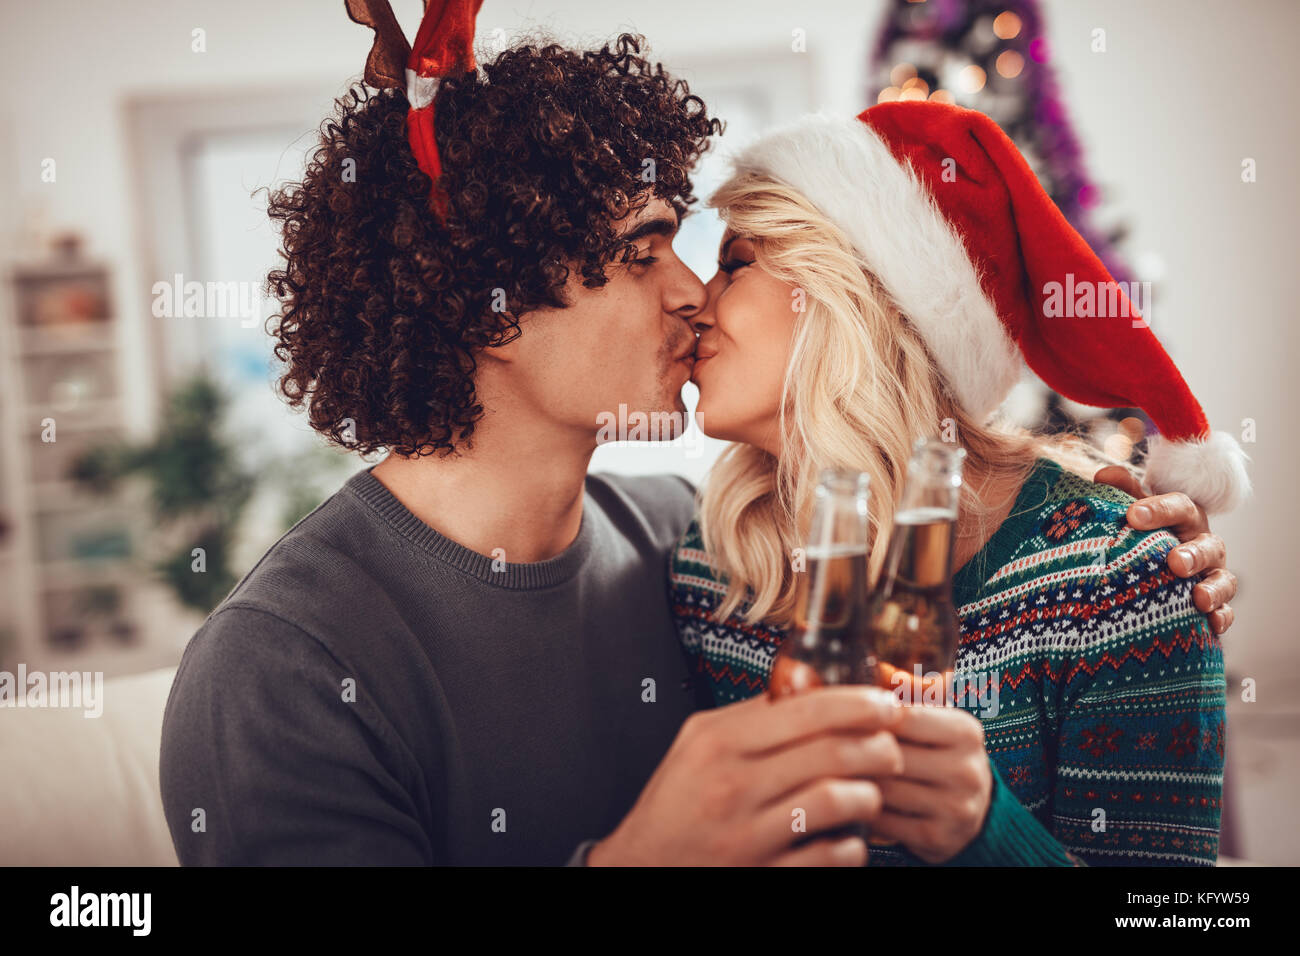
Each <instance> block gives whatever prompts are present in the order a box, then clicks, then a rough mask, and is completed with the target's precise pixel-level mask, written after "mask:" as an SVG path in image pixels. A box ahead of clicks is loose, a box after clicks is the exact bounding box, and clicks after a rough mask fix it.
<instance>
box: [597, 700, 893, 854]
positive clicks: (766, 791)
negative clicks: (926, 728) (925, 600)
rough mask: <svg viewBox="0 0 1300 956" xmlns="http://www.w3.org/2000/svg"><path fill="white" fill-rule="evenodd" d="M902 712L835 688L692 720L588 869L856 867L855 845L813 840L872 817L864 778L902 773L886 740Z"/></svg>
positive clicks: (870, 786) (874, 790)
mask: <svg viewBox="0 0 1300 956" xmlns="http://www.w3.org/2000/svg"><path fill="white" fill-rule="evenodd" d="M903 710H904V708H903V707H902V706H901V705H900V704H899V702H898V699H897V698H896V697H895V695H893V694H891V693H889V692H888V691H885V690H881V689H880V688H874V687H861V686H845V687H822V688H818V689H816V690H811V691H808V692H806V693H803V694H797V695H795V696H792V697H786V698H783V699H781V700H778V701H772V700H769V699H768V698H767V696H766V695H764V696H760V697H754V698H750V699H749V700H744V701H741V702H739V703H736V704H729V705H728V706H726V707H719V708H717V709H716V710H706V711H700V712H699V713H696V714H692V715H691V716H690V718H688V719H687V721H686V723H685V724H683V725H682V729H681V731H680V732H678V734H677V738H676V739H675V740H674V741H673V744H672V746H671V747H670V748H669V749H668V753H667V754H666V755H665V756H664V759H663V761H662V762H661V763H660V764H659V766H658V768H656V770H655V772H654V775H653V776H652V777H651V778H650V782H649V783H647V784H646V786H645V789H644V790H642V791H641V796H640V797H638V798H637V802H636V804H635V805H634V806H633V807H632V809H631V811H630V812H629V813H628V815H627V816H626V817H625V818H624V819H623V822H621V823H620V824H619V825H618V827H617V828H616V829H615V830H614V832H613V833H611V834H610V835H609V836H608V837H606V838H605V839H604V840H602V841H601V842H599V843H597V844H596V845H595V846H594V847H593V848H592V850H591V853H590V854H589V855H588V857H587V865H588V866H621V865H631V866H662V865H695V864H702V865H707V866H728V865H740V866H755V865H768V864H777V865H795V866H862V865H863V864H864V863H865V862H866V859H867V847H866V843H865V842H864V841H863V840H862V839H861V838H860V837H856V836H849V837H843V836H841V837H826V836H824V837H816V834H817V833H819V832H821V831H826V830H831V829H833V828H835V827H839V826H844V825H846V824H853V823H858V822H863V823H866V822H869V821H871V820H872V819H874V818H875V816H876V814H877V813H879V812H880V805H881V799H880V787H879V785H878V784H877V783H876V782H873V780H870V779H863V778H868V777H872V778H878V777H888V776H889V775H891V774H894V773H897V772H898V771H899V770H901V769H902V766H903V755H902V752H901V751H900V749H899V746H898V742H897V741H896V740H895V739H894V736H893V734H891V733H890V732H889V728H890V727H892V726H893V725H894V724H896V723H897V722H898V721H899V719H900V718H901V717H902V712H903ZM796 810H801V811H802V813H799V814H796V813H795V811H796ZM800 820H802V821H805V824H806V831H807V832H806V833H805V832H803V829H798V830H797V829H796V827H795V826H794V824H795V823H796V822H798V821H800ZM809 835H812V836H813V837H814V838H813V839H810V840H809V841H808V842H806V843H803V844H801V845H800V846H798V847H795V846H794V843H795V842H796V841H798V840H800V839H802V838H804V837H807V836H809Z"/></svg>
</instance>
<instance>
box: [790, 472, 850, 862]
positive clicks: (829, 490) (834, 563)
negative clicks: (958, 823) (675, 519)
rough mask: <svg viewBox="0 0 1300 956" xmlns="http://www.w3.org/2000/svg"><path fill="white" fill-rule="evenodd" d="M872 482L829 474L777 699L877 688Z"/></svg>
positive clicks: (801, 575)
mask: <svg viewBox="0 0 1300 956" xmlns="http://www.w3.org/2000/svg"><path fill="white" fill-rule="evenodd" d="M867 484H868V483H867V476H866V475H865V474H861V473H857V472H847V473H846V472H841V471H831V470H828V471H827V472H823V474H822V477H821V481H820V483H819V485H818V488H817V498H816V501H815V504H814V510H813V519H812V533H811V535H810V544H809V546H808V548H807V549H806V550H805V562H806V568H803V569H796V572H795V574H796V585H797V589H796V594H797V599H796V612H795V621H794V625H793V627H792V628H791V630H790V633H789V635H788V636H787V637H786V639H785V641H784V642H783V643H782V645H781V648H780V650H778V651H777V653H776V656H775V657H774V658H773V660H772V670H771V673H770V675H769V678H768V695H769V696H770V697H772V698H773V699H778V698H781V697H785V696H787V695H790V694H799V693H803V692H805V691H809V690H812V689H814V688H817V687H825V686H829V685H836V684H871V683H875V679H874V678H875V675H874V673H873V671H872V668H871V665H870V663H869V649H868V646H867V643H866V641H865V637H866V620H867V619H866V614H867ZM808 826H809V830H810V832H809V834H808V836H807V837H805V838H803V840H801V841H800V842H801V843H802V842H807V840H811V839H815V838H823V837H830V838H840V837H844V836H858V837H861V838H862V839H864V840H865V839H867V837H868V832H867V828H866V826H865V825H864V824H851V825H848V826H842V827H835V828H833V829H831V830H818V828H817V826H816V821H812V820H810V821H808Z"/></svg>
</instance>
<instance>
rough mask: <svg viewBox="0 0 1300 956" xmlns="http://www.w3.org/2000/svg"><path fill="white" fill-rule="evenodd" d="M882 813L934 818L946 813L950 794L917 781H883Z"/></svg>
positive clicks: (881, 791)
mask: <svg viewBox="0 0 1300 956" xmlns="http://www.w3.org/2000/svg"><path fill="white" fill-rule="evenodd" d="M880 798H881V800H882V801H884V806H883V808H882V809H881V812H882V813H898V814H903V815H906V816H914V817H933V816H939V815H940V814H942V813H944V812H945V811H946V809H947V807H948V801H949V794H948V792H947V791H946V790H944V789H943V788H942V787H936V786H933V785H931V784H926V783H917V782H916V781H915V780H881V781H880Z"/></svg>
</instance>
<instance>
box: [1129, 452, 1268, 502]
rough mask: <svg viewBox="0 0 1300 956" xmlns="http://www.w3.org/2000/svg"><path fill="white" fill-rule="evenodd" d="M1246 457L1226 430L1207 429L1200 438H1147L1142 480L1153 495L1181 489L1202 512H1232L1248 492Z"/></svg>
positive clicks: (1249, 488) (1248, 479)
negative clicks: (1210, 430)
mask: <svg viewBox="0 0 1300 956" xmlns="http://www.w3.org/2000/svg"><path fill="white" fill-rule="evenodd" d="M1248 461H1250V458H1248V457H1247V456H1246V453H1245V452H1244V451H1242V450H1241V446H1240V445H1238V444H1237V440H1236V439H1235V438H1233V437H1232V436H1231V435H1229V434H1228V433H1227V432H1211V433H1210V436H1209V438H1207V439H1205V440H1204V441H1197V440H1189V441H1169V440H1168V439H1166V438H1164V437H1163V436H1161V435H1156V436H1154V437H1153V438H1152V439H1151V442H1150V452H1149V454H1148V455H1147V461H1146V481H1147V484H1148V485H1150V487H1151V490H1152V491H1154V492H1155V493H1156V494H1165V493H1167V492H1171V491H1181V492H1183V493H1184V494H1186V495H1187V496H1188V497H1189V498H1191V499H1192V500H1193V501H1195V502H1196V503H1197V504H1198V505H1200V506H1201V507H1202V508H1204V509H1205V512H1206V514H1222V513H1224V512H1228V511H1232V510H1233V509H1235V508H1236V507H1237V506H1238V505H1240V504H1241V503H1242V502H1243V501H1245V500H1246V497H1247V496H1248V495H1249V494H1250V491H1251V487H1250V476H1249V475H1247V474H1246V462H1248Z"/></svg>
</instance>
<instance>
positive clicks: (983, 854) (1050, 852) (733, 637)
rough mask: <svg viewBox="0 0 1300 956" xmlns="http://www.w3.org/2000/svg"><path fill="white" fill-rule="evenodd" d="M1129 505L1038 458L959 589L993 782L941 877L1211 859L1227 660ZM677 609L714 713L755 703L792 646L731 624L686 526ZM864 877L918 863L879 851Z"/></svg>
mask: <svg viewBox="0 0 1300 956" xmlns="http://www.w3.org/2000/svg"><path fill="white" fill-rule="evenodd" d="M1132 501H1133V498H1132V497H1130V496H1129V495H1127V494H1125V493H1124V492H1122V491H1120V490H1118V489H1116V488H1112V487H1110V486H1108V485H1101V484H1094V483H1092V482H1090V481H1087V480H1085V479H1083V478H1080V477H1078V476H1076V475H1073V474H1071V473H1069V472H1066V471H1064V470H1063V469H1062V468H1061V467H1060V466H1059V465H1057V464H1056V463H1055V462H1053V461H1050V460H1049V459H1046V458H1042V459H1039V461H1038V463H1037V466H1036V467H1035V469H1034V471H1033V473H1032V474H1031V475H1030V477H1029V478H1028V480H1027V481H1026V482H1025V484H1024V485H1023V487H1022V488H1021V491H1020V493H1019V495H1018V497H1017V500H1016V503H1015V505H1014V507H1013V508H1012V510H1011V513H1010V516H1009V517H1008V518H1007V520H1006V521H1004V522H1003V523H1002V524H1001V525H1000V526H999V527H998V529H997V530H996V531H995V532H994V534H993V536H992V537H991V538H990V539H989V540H988V542H987V543H986V544H985V545H984V547H983V548H981V549H980V550H979V551H978V552H977V553H976V554H975V555H974V556H972V557H971V559H970V560H969V561H967V562H966V563H965V564H964V565H963V566H962V567H961V568H960V569H958V570H957V572H956V573H955V575H954V577H953V604H954V605H955V607H956V610H957V617H958V621H959V624H960V632H961V642H960V647H959V649H958V653H957V661H956V670H957V672H958V673H959V674H966V675H985V680H986V685H985V687H984V696H983V698H982V699H976V698H975V696H974V695H973V694H972V695H968V696H965V697H961V698H959V699H958V700H957V701H956V703H957V706H960V707H963V709H966V710H968V711H970V712H971V713H973V714H974V715H975V716H976V717H979V718H980V720H981V722H982V723H983V726H984V740H985V747H986V749H987V751H988V754H989V759H990V763H991V765H992V770H993V780H994V789H993V799H992V802H991V804H990V808H989V814H988V817H987V818H986V821H985V823H984V827H983V830H982V831H981V833H980V835H979V836H978V837H977V838H976V839H975V841H973V842H972V843H971V844H970V845H969V846H968V847H967V848H966V849H965V850H963V851H962V853H961V854H959V855H958V857H956V858H954V859H953V860H950V861H949V864H950V865H953V864H955V865H1056V866H1069V865H1081V864H1090V865H1103V866H1125V865H1137V866H1157V865H1213V864H1214V862H1215V858H1216V857H1217V855H1218V846H1219V810H1220V799H1221V792H1222V787H1223V746H1224V711H1225V703H1226V684H1225V680H1224V672H1223V657H1222V648H1221V645H1220V643H1219V641H1218V639H1217V638H1216V637H1215V635H1214V632H1213V631H1212V630H1211V629H1210V626H1209V623H1208V621H1207V619H1206V616H1205V615H1204V614H1202V613H1201V612H1200V611H1198V610H1197V608H1196V606H1195V605H1194V604H1193V602H1192V587H1193V585H1194V581H1192V580H1191V579H1188V578H1179V577H1177V576H1176V575H1174V574H1173V572H1172V571H1170V570H1169V568H1168V567H1167V564H1166V559H1167V557H1168V554H1169V552H1170V551H1171V550H1172V549H1173V548H1174V546H1175V545H1176V544H1177V543H1178V541H1177V539H1176V538H1175V537H1174V536H1173V535H1172V534H1170V533H1169V532H1168V531H1167V530H1163V529H1161V530H1156V531H1137V530H1135V529H1133V528H1131V527H1130V526H1129V525H1128V523H1127V521H1126V520H1125V512H1126V511H1127V509H1128V505H1129V504H1130V503H1131V502H1132ZM670 576H671V585H670V586H671V590H672V600H673V612H674V617H675V619H676V622H677V629H678V633H679V635H680V637H681V640H682V644H683V646H684V648H685V650H686V652H687V654H688V656H689V657H690V658H691V662H692V670H693V671H694V673H695V675H696V679H697V680H702V681H704V682H705V683H706V684H707V685H708V687H709V689H710V690H711V691H712V694H713V699H714V703H715V705H723V704H727V703H730V702H732V701H736V700H741V699H743V698H746V697H751V696H753V695H755V694H759V693H762V692H764V691H765V689H766V686H767V677H768V672H769V670H770V667H771V661H772V656H773V654H774V653H775V652H776V650H777V648H778V647H779V645H780V643H781V641H782V640H783V639H784V637H785V634H784V632H783V631H781V630H780V629H778V628H775V627H770V626H767V625H765V624H759V625H748V624H745V623H744V622H743V621H741V620H740V617H739V612H738V613H737V614H736V615H733V616H732V617H731V618H729V619H727V620H726V621H723V622H721V623H718V622H714V621H712V620H711V614H712V612H713V610H714V609H715V608H716V607H717V606H718V604H719V603H720V601H721V598H722V595H723V594H724V592H725V590H726V589H725V585H724V581H723V579H721V575H719V574H718V572H717V569H716V567H715V566H714V565H713V564H712V563H711V561H710V559H709V556H708V555H707V554H706V553H705V552H704V549H703V543H702V540H701V538H700V533H699V527H698V525H697V524H696V523H695V522H692V524H691V525H690V527H689V528H688V529H687V531H686V533H685V535H684V536H683V538H682V540H681V542H680V543H679V545H678V547H677V549H676V551H675V552H674V554H673V557H672V560H671V569H670ZM870 865H877V866H879V865H922V863H921V861H920V860H919V859H918V858H917V857H915V856H914V855H912V854H911V853H909V852H908V851H906V850H905V849H903V848H901V847H900V848H875V847H873V848H872V850H871V853H870Z"/></svg>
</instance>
